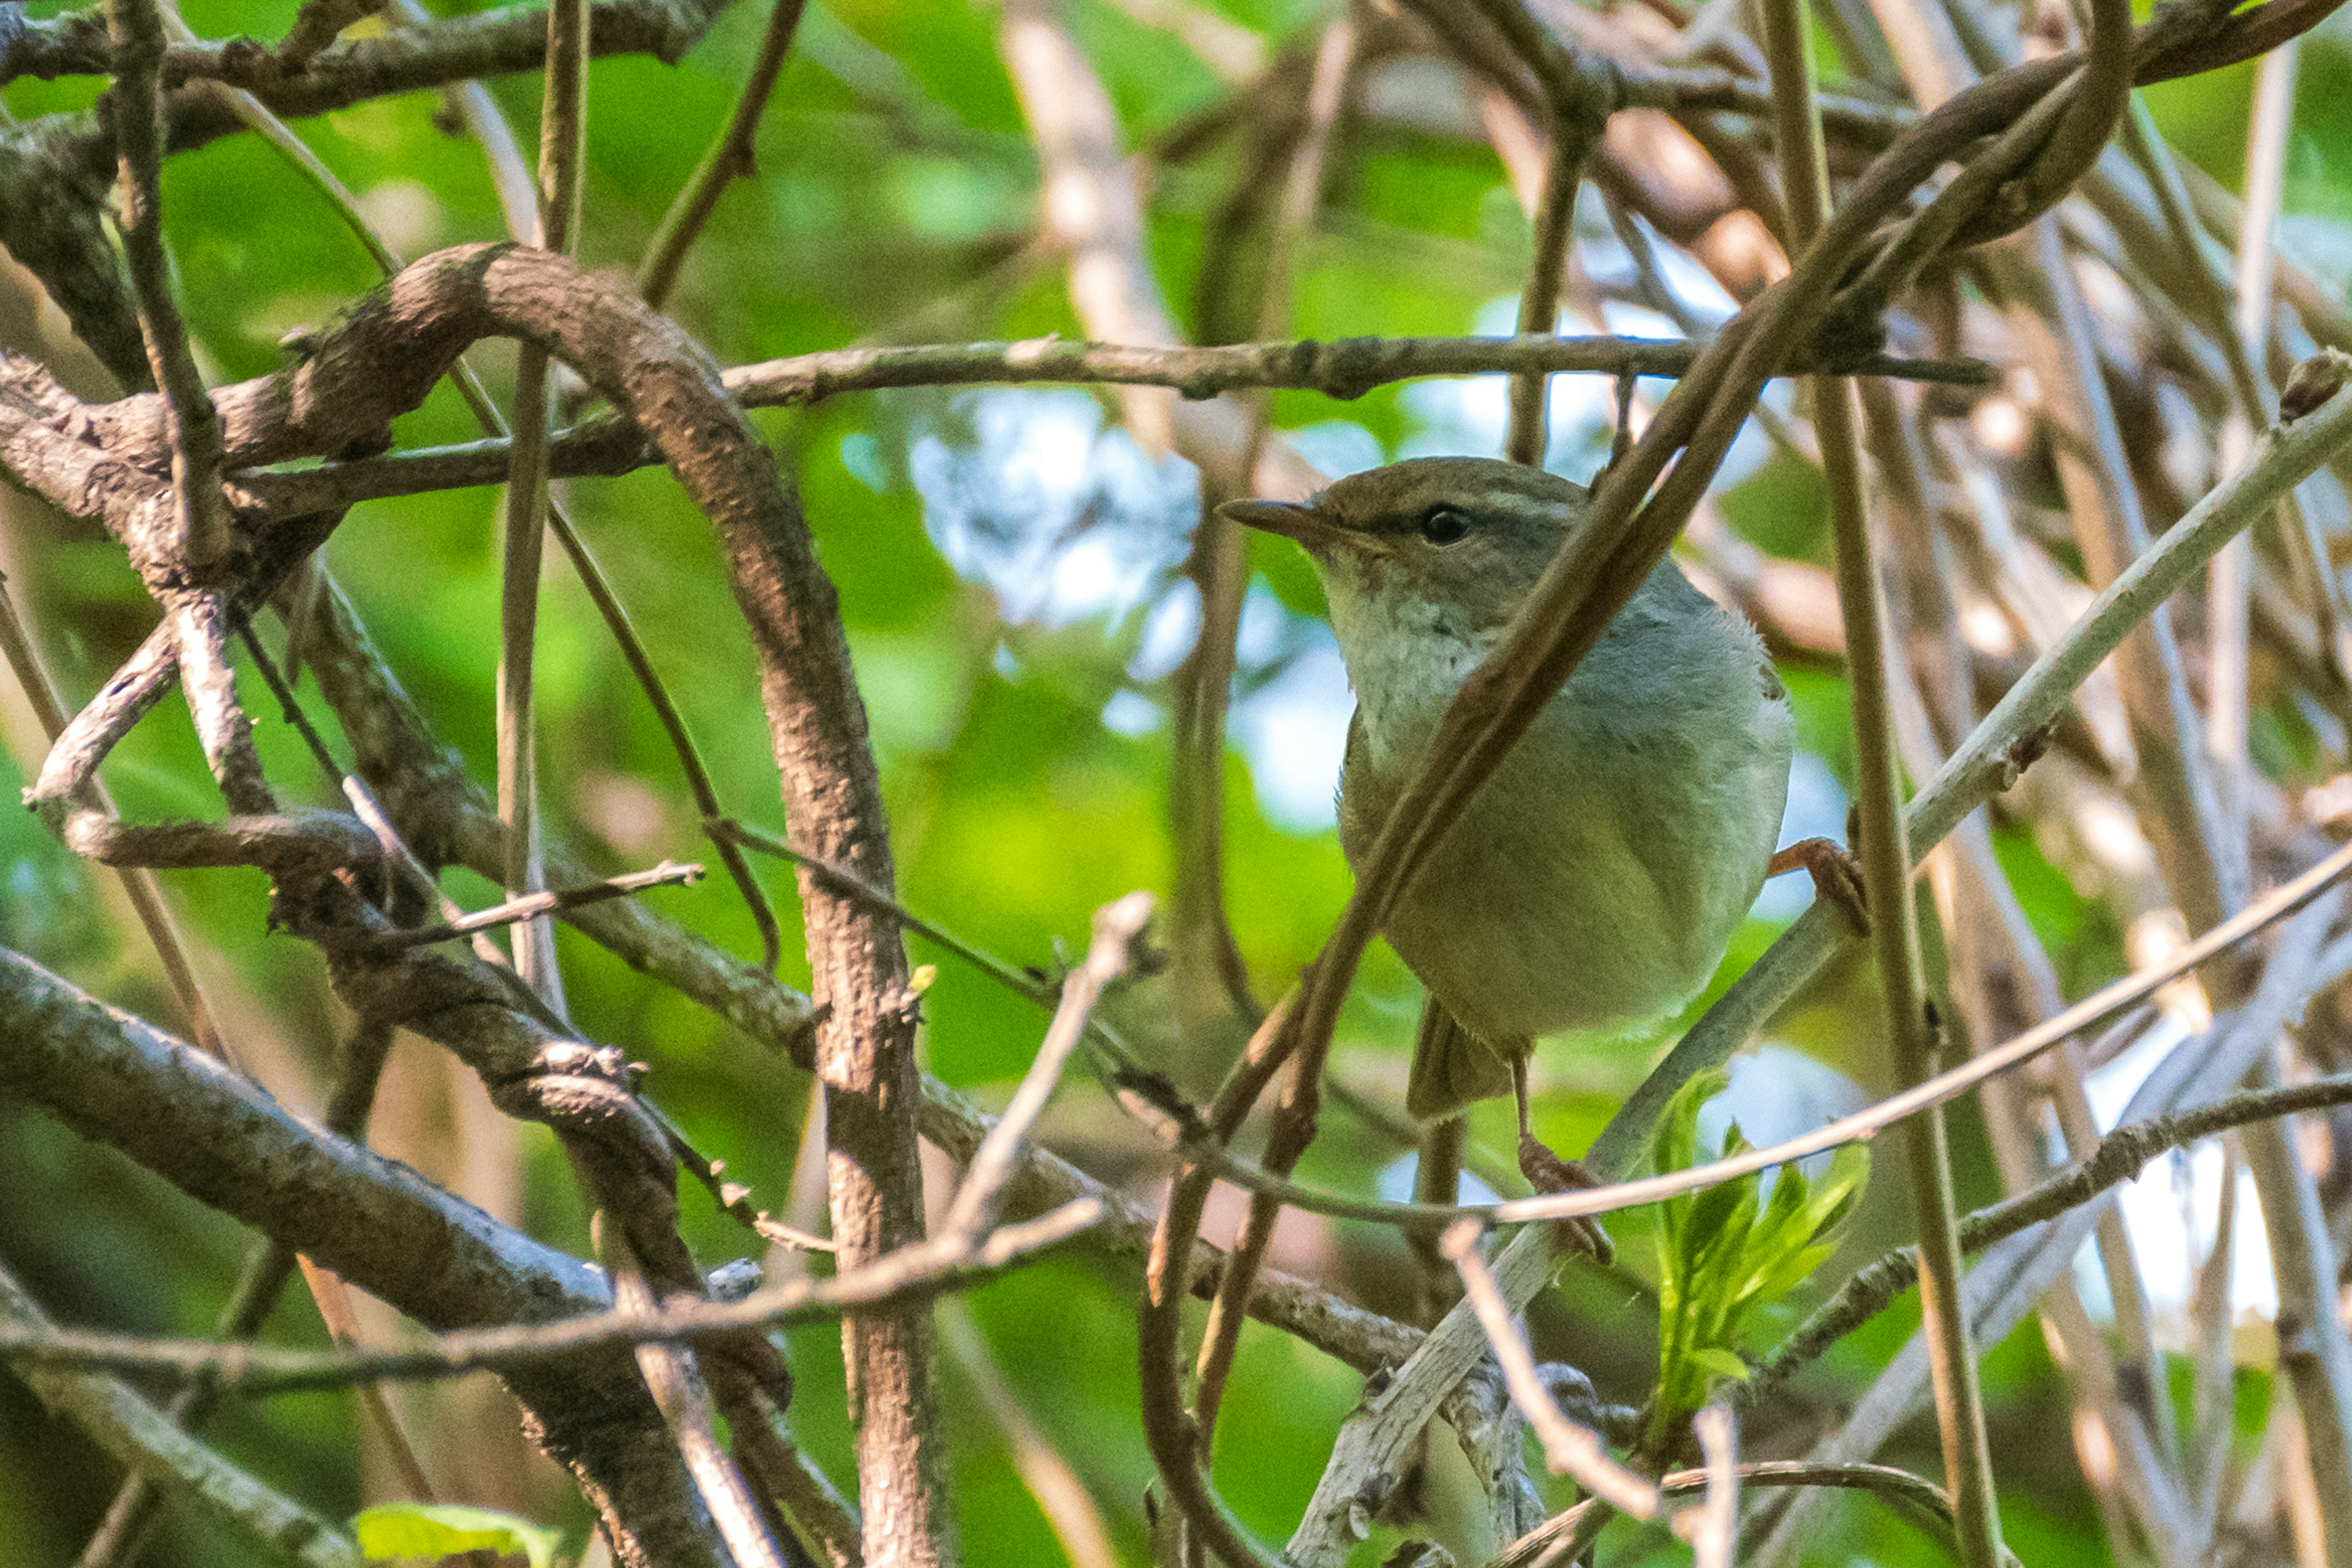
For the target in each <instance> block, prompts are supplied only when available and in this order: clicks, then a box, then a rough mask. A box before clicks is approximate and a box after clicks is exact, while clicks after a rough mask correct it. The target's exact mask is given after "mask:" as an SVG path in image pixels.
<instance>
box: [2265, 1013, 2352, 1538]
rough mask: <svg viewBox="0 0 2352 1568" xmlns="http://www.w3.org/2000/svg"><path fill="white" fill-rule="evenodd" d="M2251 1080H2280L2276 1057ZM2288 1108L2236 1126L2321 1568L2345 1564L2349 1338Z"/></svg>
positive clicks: (2351, 1523)
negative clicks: (2296, 1420)
mask: <svg viewBox="0 0 2352 1568" xmlns="http://www.w3.org/2000/svg"><path fill="white" fill-rule="evenodd" d="M2254 1083H2255V1085H2256V1086H2257V1087H2259V1088H2271V1087H2274V1086H2275V1085H2276V1084H2277V1083H2278V1070H2277V1066H2276V1061H2275V1058H2265V1060H2264V1061H2263V1066H2262V1067H2261V1068H2258V1069H2256V1072H2255V1074H2254ZM2293 1133H2294V1123H2293V1119H2292V1118H2284V1117H2283V1118H2275V1119H2273V1120H2270V1121H2254V1122H2250V1123H2248V1124H2247V1125H2246V1126H2245V1127H2244V1128H2243V1129H2242V1130H2241V1131H2240V1132H2239V1134H2238V1136H2239V1139H2240V1146H2241V1147H2242V1149H2243V1150H2244V1151H2245V1156H2246V1169H2247V1170H2248V1171H2249V1172H2251V1173H2252V1175H2253V1178H2254V1194H2255V1196H2257V1197H2258V1198H2259V1199H2261V1201H2262V1205H2263V1234H2264V1235H2265V1236H2266V1237H2268V1238H2269V1241H2270V1253H2271V1273H2272V1275H2273V1279H2275V1280H2276V1282H2277V1285H2278V1314H2277V1316H2276V1317H2275V1318H2274V1319H2273V1321H2272V1327H2273V1330H2274V1331H2276V1332H2277V1335H2278V1359H2279V1365H2280V1366H2281V1367H2282V1368H2283V1369H2284V1371H2285V1373H2286V1375H2287V1382H2288V1384H2289V1385H2290V1386H2292V1387H2293V1389H2294V1404H2295V1409H2296V1410H2297V1411H2298V1412H2299V1413H2300V1414H2301V1415H2302V1417H2303V1430H2304V1436H2305V1441H2306V1443H2307V1444H2308V1446H2309V1450H2310V1461H2311V1479H2312V1484H2313V1487H2314V1489H2315V1490H2316V1491H2317V1493H2318V1495H2319V1518H2320V1522H2321V1525H2322V1528H2323V1531H2324V1533H2325V1535H2326V1542H2327V1563H2328V1568H2347V1565H2352V1340H2347V1338H2346V1337H2345V1331H2344V1315H2343V1311H2342V1310H2341V1307H2340V1306H2339V1304H2338V1300H2337V1295H2336V1248H2335V1245H2334V1243H2333V1242H2332V1241H2331V1240H2330V1239H2329V1237H2328V1234H2327V1221H2326V1216H2325V1215H2322V1214H2321V1213H2320V1208H2319V1189H2318V1185H2317V1184H2316V1183H2315V1182H2314V1181H2313V1180H2312V1176H2311V1172H2310V1171H2309V1169H2308V1168H2306V1167H2305V1164H2304V1163H2303V1157H2302V1155H2301V1154H2300V1153H2299V1152H2297V1151H2296V1149H2295V1146H2294V1136H2293Z"/></svg>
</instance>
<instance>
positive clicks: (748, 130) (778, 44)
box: [637, 0, 808, 310]
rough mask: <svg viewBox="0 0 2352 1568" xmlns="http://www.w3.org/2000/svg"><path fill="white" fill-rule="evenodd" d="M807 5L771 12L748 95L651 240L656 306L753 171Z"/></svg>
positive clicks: (798, 1)
mask: <svg viewBox="0 0 2352 1568" xmlns="http://www.w3.org/2000/svg"><path fill="white" fill-rule="evenodd" d="M807 8H808V0H775V3H774V5H773V7H772V9H771V10H770V11H769V13H768V30H767V33H766V34H765V35H764V36H763V37H761V40H760V58H758V59H756V60H754V61H753V62H752V63H751V77H750V79H747V80H746V81H745V82H744V84H743V94H742V96H741V97H740V98H738V99H737V100H735V109H734V112H733V113H731V114H730V115H729V116H728V117H727V124H726V127H725V128H724V129H723V130H721V131H720V132H719V137H718V139H717V140H716V141H714V142H711V144H710V151H709V152H708V153H704V154H703V155H702V162H701V163H698V164H697V165H696V166H695V170H694V174H692V175H691V176H690V177H689V178H688V180H687V182H686V188H685V189H683V190H681V191H679V192H678V193H677V200H676V201H673V202H672V203H670V205H669V210H668V211H667V212H666V213H664V214H663V215H662V220H661V226H660V227H659V228H657V229H656V230H655V231H654V237H653V238H652V240H651V241H649V242H648V243H647V245H646V259H645V262H644V264H643V265H642V266H640V267H639V268H637V292H638V293H640V294H643V295H644V296H645V297H646V304H648V305H651V306H652V307H653V308H654V309H655V310H660V309H661V308H662V307H663V306H665V305H667V303H668V302H669V291H670V288H671V286H672V285H674V284H675V283H677V274H678V268H681V267H683V266H685V265H686V255H687V252H688V251H689V250H691V249H692V248H693V247H694V242H695V240H696V239H697V238H698V237H700V236H701V233H702V229H703V226H704V225H705V224H707V223H709V221H710V215H711V214H712V213H714V212H716V211H718V210H719V197H720V196H721V195H725V194H726V191H727V187H728V186H729V185H730V184H733V183H734V182H735V181H736V180H739V179H745V178H748V177H750V176H751V174H752V173H753V169H752V163H751V144H752V142H753V140H754V138H756V137H757V136H758V134H759V131H760V116H761V114H762V113H764V112H765V111H766V110H767V107H768V96H769V94H771V93H772V92H773V91H774V90H775V87H776V78H777V76H778V75H779V74H781V73H782V70H783V68H784V57H785V56H786V55H788V54H790V53H791V52H792V47H793V34H794V33H795V32H797V31H799V29H800V25H801V14H802V13H803V11H805V10H806V9H807Z"/></svg>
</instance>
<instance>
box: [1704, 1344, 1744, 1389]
mask: <svg viewBox="0 0 2352 1568" xmlns="http://www.w3.org/2000/svg"><path fill="white" fill-rule="evenodd" d="M1690 1359H1691V1364H1692V1365H1694V1366H1698V1367H1704V1368H1705V1369H1706V1371H1708V1372H1711V1373H1715V1375H1716V1376H1717V1377H1727V1378H1729V1379H1731V1380H1732V1381H1733V1382H1734V1383H1745V1382H1747V1381H1748V1363H1747V1362H1746V1361H1745V1360H1743V1359H1742V1358H1741V1357H1740V1356H1739V1355H1738V1354H1737V1353H1736V1352H1731V1351H1727V1350H1721V1349H1718V1348H1717V1347H1716V1346H1713V1345H1707V1346H1704V1347H1702V1348H1701V1349H1698V1350H1695V1351H1693V1352H1691V1353H1690Z"/></svg>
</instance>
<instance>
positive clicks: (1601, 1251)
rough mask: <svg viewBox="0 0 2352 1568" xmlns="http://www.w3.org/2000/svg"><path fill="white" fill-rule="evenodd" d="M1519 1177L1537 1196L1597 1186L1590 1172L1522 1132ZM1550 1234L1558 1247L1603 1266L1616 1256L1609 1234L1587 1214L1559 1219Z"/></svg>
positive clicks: (1597, 1221)
mask: <svg viewBox="0 0 2352 1568" xmlns="http://www.w3.org/2000/svg"><path fill="white" fill-rule="evenodd" d="M1519 1174H1521V1175H1523V1176H1525V1177H1526V1178H1527V1179H1528V1185H1529V1186H1531V1187H1533V1188H1535V1190H1536V1191H1538V1192H1539V1193H1572V1192H1578V1191H1581V1190H1584V1189H1588V1188H1591V1187H1597V1186H1599V1185H1600V1182H1599V1181H1597V1180H1595V1179H1594V1177H1593V1174H1592V1173H1591V1172H1590V1171H1588V1170H1586V1169H1585V1168H1584V1167H1583V1166H1582V1165H1580V1164H1579V1163H1577V1162H1576V1161H1574V1160H1563V1159H1561V1158H1560V1157H1559V1155H1558V1154H1555V1153H1553V1152H1551V1151H1550V1150H1549V1149H1548V1148H1546V1147H1545V1146H1544V1145H1543V1144H1542V1143H1540V1142H1537V1141H1536V1139H1535V1138H1534V1137H1533V1136H1532V1135H1530V1134H1528V1133H1525V1132H1522V1133H1520V1134H1519ZM1552 1234H1553V1236H1554V1237H1555V1238H1556V1239H1557V1240H1558V1241H1559V1245H1560V1246H1561V1247H1570V1248H1573V1249H1574V1250H1576V1251H1579V1252H1583V1253H1588V1254H1590V1255H1591V1258H1592V1260H1593V1261H1594V1262H1595V1263H1598V1264H1601V1265H1602V1266H1603V1267H1606V1266H1607V1265H1608V1264H1610V1263H1611V1262H1612V1261H1614V1260H1615V1258H1616V1257H1617V1248H1616V1247H1613V1246H1612V1245H1611V1243H1610V1240H1609V1233H1608V1232H1607V1231H1605V1230H1603V1229H1601V1222H1600V1221H1599V1220H1597V1219H1593V1218H1591V1217H1590V1216H1589V1215H1578V1216H1576V1217H1575V1218H1573V1219H1564V1220H1560V1221H1559V1222H1558V1223H1557V1224H1556V1225H1555V1226H1553V1229H1552Z"/></svg>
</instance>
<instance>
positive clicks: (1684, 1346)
mask: <svg viewBox="0 0 2352 1568" xmlns="http://www.w3.org/2000/svg"><path fill="white" fill-rule="evenodd" d="M1727 1081H1728V1080H1727V1079H1726V1077H1725V1075H1724V1074H1723V1073H1722V1072H1721V1071H1720V1070H1715V1071H1709V1072H1704V1073H1700V1074H1698V1075H1696V1076H1695V1077H1694V1078H1692V1079H1691V1080H1690V1081H1689V1082H1688V1083H1686V1084H1685V1085H1683V1087H1682V1089H1681V1090H1680V1091H1679V1092H1677V1093H1676V1094H1675V1098H1674V1100H1672V1102H1670V1103H1669V1104H1668V1106H1667V1107H1666V1111H1665V1114H1664V1116H1663V1117H1661V1118H1660V1119H1659V1121H1658V1128H1657V1131H1656V1133H1655V1134H1654V1137H1653V1139H1652V1142H1651V1152H1652V1157H1653V1161H1654V1165H1655V1167H1656V1169H1657V1170H1658V1171H1659V1172H1660V1173H1664V1172H1668V1171H1681V1170H1687V1169H1689V1168H1690V1167H1691V1166H1693V1165H1695V1164H1696V1163H1698V1113H1699V1108H1700V1107H1701V1106H1702V1105H1705V1104H1706V1102H1707V1101H1708V1100H1711V1099H1713V1098H1714V1097H1715V1096H1716V1095H1717V1094H1719V1093H1721V1092H1722V1091H1723V1089H1724V1087H1725V1085H1726V1084H1727ZM1748 1147H1749V1144H1748V1140H1747V1139H1746V1138H1745V1137H1743V1136H1742V1135H1741V1133H1740V1131H1739V1129H1738V1126H1736V1125H1735V1126H1733V1127H1732V1128H1731V1129H1730V1130H1729V1131H1727V1132H1726V1133H1725V1134H1724V1142H1723V1154H1724V1156H1725V1157H1726V1158H1728V1157H1730V1156H1732V1155H1734V1154H1738V1153H1739V1152H1742V1151H1744V1150H1746V1149H1747V1148H1748ZM1869 1172H1870V1155H1869V1153H1868V1152H1867V1151H1866V1150H1864V1148H1863V1146H1862V1145H1860V1144H1858V1143H1853V1144H1848V1145H1847V1146H1846V1147H1844V1148H1843V1149H1840V1150H1839V1151H1838V1152H1837V1153H1836V1154H1835V1155H1834V1156H1832V1159H1831V1162H1830V1168H1829V1170H1828V1171H1827V1172H1826V1173H1824V1174H1823V1175H1822V1178H1821V1179H1820V1180H1819V1181H1815V1180H1813V1179H1811V1178H1810V1177H1808V1176H1807V1175H1806V1174H1805V1173H1804V1172H1803V1171H1802V1170H1801V1169H1800V1168H1799V1167H1797V1166H1795V1165H1782V1166H1779V1167H1777V1168H1776V1170H1775V1171H1774V1172H1773V1173H1771V1174H1773V1176H1774V1178H1775V1179H1774V1180H1773V1182H1772V1186H1771V1191H1770V1193H1769V1195H1768V1194H1765V1193H1764V1191H1763V1183H1764V1175H1765V1174H1766V1173H1757V1174H1754V1175H1748V1176H1743V1177H1741V1178H1739V1179H1738V1181H1733V1182H1726V1183H1724V1184H1721V1185H1719V1186H1714V1187H1709V1188H1708V1189H1706V1191H1705V1192H1702V1193H1696V1194H1690V1195H1688V1196H1685V1197H1679V1198H1671V1199H1668V1200H1667V1201H1666V1202H1665V1203H1664V1204H1662V1205H1659V1211H1658V1228H1657V1251H1658V1386H1657V1391H1656V1392H1655V1394H1653V1395H1652V1397H1651V1400H1650V1408H1649V1415H1648V1418H1647V1420H1646V1421H1645V1422H1644V1425H1643V1446H1644V1447H1647V1448H1649V1449H1650V1450H1651V1451H1652V1452H1654V1453H1660V1454H1663V1453H1665V1452H1667V1451H1668V1450H1669V1449H1670V1448H1671V1447H1672V1446H1673V1444H1674V1435H1675V1434H1676V1433H1678V1432H1680V1431H1681V1430H1682V1428H1683V1424H1684V1423H1685V1422H1686V1421H1688V1420H1689V1419H1690V1417H1691V1416H1692V1415H1694V1414H1696V1412H1697V1411H1698V1410H1699V1409H1700V1408H1701V1407H1702V1406H1704V1405H1706V1402H1707V1400H1708V1399H1709V1398H1710V1397H1711V1396H1712V1395H1713V1394H1714V1392H1715V1389H1716V1387H1717V1384H1721V1383H1722V1382H1724V1381H1726V1380H1731V1381H1735V1382H1737V1381H1744V1380H1745V1379H1746V1378H1747V1376H1748V1363H1747V1361H1746V1359H1745V1358H1743V1357H1742V1356H1741V1355H1740V1353H1739V1348H1738V1347H1739V1335H1740V1329H1741V1326H1742V1324H1743V1323H1744V1322H1745V1321H1746V1320H1747V1317H1748V1312H1749V1311H1750V1310H1752V1309H1753V1308H1755V1307H1756V1306H1758V1305H1759V1304H1760V1303H1763V1302H1768V1301H1773V1300H1779V1299H1780V1297H1782V1296H1784V1295H1786V1294H1787V1293H1788V1292H1789V1291H1790V1289H1793V1288H1794V1287H1795V1286H1796V1285H1797V1284H1798V1283H1799V1282H1800V1281H1801V1280H1802V1279H1805V1277H1806V1276H1808V1275H1810V1274H1811V1273H1812V1271H1813V1270H1814V1269H1816V1268H1820V1267H1821V1266H1822V1264H1823V1263H1824V1262H1826V1261H1828V1259H1829V1256H1830V1254H1831V1253H1832V1251H1834V1250H1835V1249H1836V1243H1835V1242H1834V1240H1832V1233H1833V1232H1834V1231H1835V1230H1836V1229H1837V1226H1838V1225H1839V1223H1840V1222H1841V1221H1843V1219H1844V1218H1845V1216H1846V1214H1847V1212H1848V1211H1849V1210H1850V1209H1851V1208H1852V1207H1853V1200H1854V1198H1855V1197H1856V1195H1857V1194H1859V1193H1860V1192H1861V1190H1862V1186H1863V1183H1864V1180H1865V1179H1866V1178H1867V1176H1868V1175H1869Z"/></svg>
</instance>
